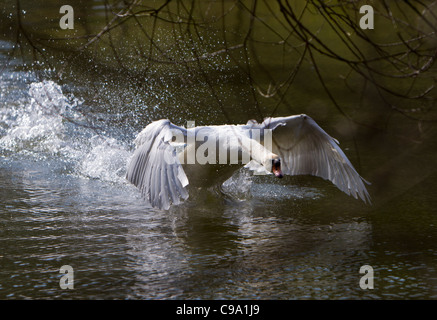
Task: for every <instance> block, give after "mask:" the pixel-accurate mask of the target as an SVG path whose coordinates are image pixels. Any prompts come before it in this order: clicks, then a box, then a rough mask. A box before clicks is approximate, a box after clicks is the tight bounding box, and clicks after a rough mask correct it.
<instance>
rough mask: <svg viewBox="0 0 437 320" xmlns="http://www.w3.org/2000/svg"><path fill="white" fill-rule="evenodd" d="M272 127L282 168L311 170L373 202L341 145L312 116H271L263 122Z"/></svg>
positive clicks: (285, 170) (293, 171)
mask: <svg viewBox="0 0 437 320" xmlns="http://www.w3.org/2000/svg"><path fill="white" fill-rule="evenodd" d="M263 124H264V125H265V127H267V128H272V130H273V134H272V136H273V150H272V151H273V152H274V153H276V154H278V155H279V157H280V158H281V160H282V168H281V169H282V172H283V173H285V174H289V175H302V174H309V175H314V176H318V177H321V178H324V179H327V180H330V181H331V182H332V183H334V184H335V185H336V186H337V187H338V188H339V189H340V190H341V191H343V192H345V193H346V194H348V195H352V196H353V197H354V198H356V199H358V197H360V198H361V199H362V200H363V201H364V202H370V196H369V193H368V192H367V189H366V187H365V184H364V183H365V182H366V183H368V182H367V181H365V180H364V179H363V178H362V177H361V176H360V175H359V174H358V173H357V171H356V170H355V169H354V167H353V165H352V164H351V162H350V161H349V159H348V158H347V157H346V155H345V154H344V152H343V151H342V150H341V149H340V147H339V146H338V141H337V140H335V139H334V138H332V137H331V136H329V135H328V134H327V133H326V132H325V131H324V130H323V129H322V128H321V127H320V126H319V125H318V124H317V123H316V122H315V121H314V120H313V119H311V118H310V117H308V116H306V115H301V116H292V117H286V118H268V119H266V120H265V121H264V123H263Z"/></svg>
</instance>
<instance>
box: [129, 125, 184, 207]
mask: <svg viewBox="0 0 437 320" xmlns="http://www.w3.org/2000/svg"><path fill="white" fill-rule="evenodd" d="M175 128H176V126H174V125H172V124H171V123H170V121H169V120H159V121H155V122H152V123H151V124H149V125H148V126H147V127H146V128H145V129H144V130H143V131H141V133H140V134H139V135H138V136H137V138H136V139H135V143H136V144H137V149H136V150H135V152H134V155H133V156H132V158H131V160H130V162H129V165H128V169H127V174H126V178H127V180H128V181H129V182H131V183H132V184H133V185H135V186H136V187H138V189H139V190H140V191H141V194H142V196H143V197H144V199H145V200H146V201H147V202H148V203H149V204H150V205H152V206H153V207H157V208H160V209H165V210H167V209H168V208H170V204H171V203H174V204H179V203H180V202H181V199H183V200H185V199H187V198H188V192H187V191H186V189H185V187H186V186H187V185H188V178H187V176H186V175H185V172H184V170H183V168H182V165H181V163H180V161H179V159H178V157H177V155H176V150H175V148H174V147H173V146H172V145H171V144H170V141H171V138H172V132H171V130H172V129H175ZM178 129H181V130H184V129H183V128H178Z"/></svg>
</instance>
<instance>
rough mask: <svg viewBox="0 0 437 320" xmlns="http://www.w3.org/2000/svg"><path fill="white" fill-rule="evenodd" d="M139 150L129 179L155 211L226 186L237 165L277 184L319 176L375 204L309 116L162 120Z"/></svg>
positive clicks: (143, 135)
mask: <svg viewBox="0 0 437 320" xmlns="http://www.w3.org/2000/svg"><path fill="white" fill-rule="evenodd" d="M205 137H207V138H206V139H205ZM135 144H136V146H137V149H136V151H135V152H134V154H133V156H132V158H131V160H130V162H129V165H128V169H127V174H126V178H127V180H128V181H129V182H131V183H132V184H134V185H135V186H137V187H138V188H139V189H140V190H141V193H142V195H143V197H144V198H145V200H146V201H147V202H148V203H149V204H150V205H152V206H153V207H157V208H160V209H165V210H167V209H168V208H169V207H170V205H171V203H173V204H179V203H181V200H185V199H187V198H188V191H187V186H188V184H189V183H190V184H191V185H193V184H201V185H202V184H203V185H205V183H208V182H210V183H211V184H213V183H218V182H224V181H225V180H226V179H227V178H228V177H230V175H231V174H232V172H234V171H235V170H236V169H237V168H238V167H237V166H236V164H240V166H241V164H245V167H246V168H248V169H250V170H253V171H255V172H256V173H270V174H272V173H273V174H274V175H275V176H276V177H278V178H282V176H283V174H286V175H314V176H318V177H321V178H324V179H327V180H330V181H331V182H332V183H333V184H335V185H336V186H337V187H338V188H339V189H340V190H341V191H343V192H345V193H346V194H348V195H351V196H353V197H354V198H355V199H358V197H359V198H361V199H362V200H363V201H364V202H370V196H369V193H368V192H367V190H366V187H365V185H364V182H366V183H368V182H367V181H365V180H364V179H363V178H361V176H360V175H359V174H358V173H357V171H356V170H355V169H354V167H353V166H352V164H351V163H350V161H349V160H348V158H347V157H346V155H345V154H344V153H343V151H342V150H341V149H340V147H339V146H338V141H337V140H335V139H334V138H332V137H330V136H329V135H328V134H327V133H326V132H325V131H324V130H323V129H322V128H320V127H319V126H318V125H317V123H316V122H315V121H314V120H313V119H312V118H310V117H309V116H307V115H304V114H302V115H295V116H289V117H280V118H266V119H265V120H264V121H263V122H262V123H261V124H259V123H257V122H256V121H254V120H250V121H249V122H248V123H247V124H246V125H222V126H203V127H195V128H189V129H186V128H184V127H179V126H176V125H174V124H172V123H171V122H170V121H169V120H159V121H155V122H152V123H150V124H149V125H148V126H147V127H146V128H144V129H143V131H141V132H140V133H139V134H138V136H137V138H136V139H135ZM228 156H229V157H228ZM223 160H227V162H226V163H225V164H223ZM186 173H187V174H188V176H189V177H190V180H188V178H187V174H186ZM217 180H219V181H217Z"/></svg>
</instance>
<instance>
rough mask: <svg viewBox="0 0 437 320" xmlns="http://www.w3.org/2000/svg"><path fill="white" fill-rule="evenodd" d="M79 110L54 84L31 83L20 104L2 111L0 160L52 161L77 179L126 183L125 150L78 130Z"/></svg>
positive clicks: (120, 144) (88, 130)
mask: <svg viewBox="0 0 437 320" xmlns="http://www.w3.org/2000/svg"><path fill="white" fill-rule="evenodd" d="M81 104H82V102H81V101H80V100H79V99H77V98H75V97H74V95H69V96H67V95H65V94H64V93H63V92H62V88H61V86H60V85H58V84H57V83H55V82H53V81H42V82H33V83H31V84H30V86H29V90H28V92H27V99H25V100H24V102H21V103H19V104H18V105H15V106H10V107H8V108H2V109H0V124H1V127H3V128H4V133H3V134H2V136H1V138H0V154H3V155H7V156H8V157H18V158H20V157H23V156H26V157H30V158H33V159H36V160H47V159H52V160H53V159H54V160H55V161H57V162H59V163H63V165H65V166H66V167H68V169H67V170H66V171H65V172H68V173H70V174H73V175H75V176H81V177H85V178H92V179H100V180H104V181H109V182H114V183H124V182H125V179H124V172H125V167H126V161H127V159H129V157H130V151H129V149H130V148H129V146H128V145H126V144H125V143H123V142H122V140H117V139H115V138H112V137H108V136H105V135H103V134H99V133H97V132H96V131H95V130H93V129H91V126H85V125H81V123H86V122H87V121H88V119H86V118H85V117H84V116H83V115H82V114H81V113H80V112H78V111H77V108H78V107H79V106H81ZM121 138H122V137H121Z"/></svg>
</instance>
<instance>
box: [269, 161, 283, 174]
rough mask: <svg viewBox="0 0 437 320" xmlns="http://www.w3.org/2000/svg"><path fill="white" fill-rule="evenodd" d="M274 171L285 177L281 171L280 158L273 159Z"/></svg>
mask: <svg viewBox="0 0 437 320" xmlns="http://www.w3.org/2000/svg"><path fill="white" fill-rule="evenodd" d="M272 172H273V174H274V175H275V176H276V177H278V178H282V177H283V174H282V171H281V160H280V159H273V160H272Z"/></svg>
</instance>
